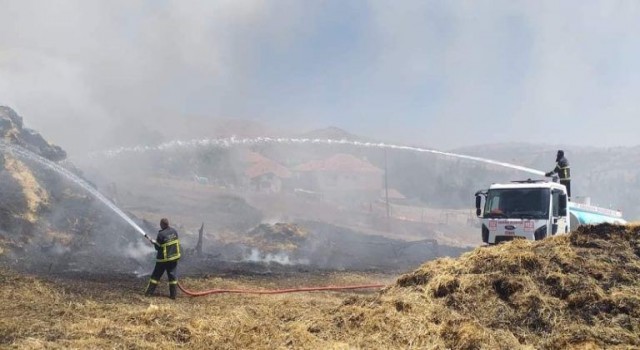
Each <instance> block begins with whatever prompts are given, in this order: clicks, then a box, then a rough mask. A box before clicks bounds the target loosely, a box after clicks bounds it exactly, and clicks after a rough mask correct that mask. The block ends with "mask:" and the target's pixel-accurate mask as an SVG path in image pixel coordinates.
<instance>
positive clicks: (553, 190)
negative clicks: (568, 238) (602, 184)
mask: <svg viewBox="0 0 640 350" xmlns="http://www.w3.org/2000/svg"><path fill="white" fill-rule="evenodd" d="M584 198H586V200H584V201H582V202H578V201H569V198H568V197H567V189H566V187H565V186H564V185H561V184H559V183H557V182H555V181H546V180H531V179H529V180H525V181H513V182H511V183H508V184H493V185H491V186H490V187H489V189H488V190H484V191H478V192H476V215H477V216H478V217H479V218H480V219H481V221H482V241H483V242H484V243H488V244H496V243H500V242H504V241H510V240H513V239H516V238H524V239H530V240H540V239H543V238H545V237H549V236H554V235H558V234H565V233H568V232H569V231H574V230H575V229H577V228H578V226H580V225H596V224H601V223H605V222H607V223H611V224H619V225H623V224H626V221H625V220H624V219H623V218H622V213H621V212H620V211H618V210H612V209H607V208H601V207H596V206H593V205H591V203H590V200H589V198H588V197H584ZM483 199H484V207H483V206H482V200H483ZM576 199H577V198H576Z"/></svg>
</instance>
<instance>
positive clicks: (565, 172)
mask: <svg viewBox="0 0 640 350" xmlns="http://www.w3.org/2000/svg"><path fill="white" fill-rule="evenodd" d="M554 173H556V174H558V177H560V184H562V185H564V186H565V187H566V188H567V196H568V197H569V198H571V167H569V161H568V160H567V158H565V157H564V151H563V150H558V154H556V167H555V168H554V169H553V170H551V171H550V172H548V173H546V174H544V175H545V176H552V175H553V174H554Z"/></svg>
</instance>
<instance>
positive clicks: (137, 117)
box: [0, 0, 640, 154]
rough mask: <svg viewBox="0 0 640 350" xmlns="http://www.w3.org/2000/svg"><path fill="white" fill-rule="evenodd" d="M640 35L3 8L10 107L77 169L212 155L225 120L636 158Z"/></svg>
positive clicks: (407, 5) (573, 21) (1, 72)
mask: <svg viewBox="0 0 640 350" xmlns="http://www.w3.org/2000/svg"><path fill="white" fill-rule="evenodd" d="M639 17H640V4H638V3H637V2H633V1H592V2H589V3H587V4H585V3H583V2H578V1H564V2H557V1H536V2H512V1H498V2H492V3H491V4H486V3H480V2H466V1H458V2H451V1H403V2H402V4H396V3H391V2H387V1H369V2H344V1H323V2H317V3H316V2H314V3H310V2H299V1H277V2H263V1H254V0H248V1H222V0H221V1H198V0H193V1H163V2H145V1H122V0H120V1H108V2H86V1H80V0H64V1H56V2H44V3H43V2H41V1H35V0H25V1H13V2H9V1H5V2H3V3H2V11H1V12H0V77H1V79H0V96H1V99H2V100H0V104H7V105H10V106H13V107H15V108H16V109H17V110H18V112H19V113H20V114H22V115H23V116H25V117H26V119H27V120H28V122H29V124H30V126H31V127H34V128H35V129H38V130H40V131H41V132H43V133H44V134H46V135H49V137H50V138H51V139H52V141H54V142H55V143H57V144H60V145H61V146H62V147H63V148H65V149H67V150H69V151H70V152H71V153H72V154H74V153H80V152H84V151H85V150H87V149H89V150H95V149H102V148H105V147H113V146H119V145H123V144H127V145H129V144H140V143H157V142H158V141H161V140H160V139H173V138H175V137H180V138H193V137H202V136H205V135H206V136H208V137H211V135H212V134H214V133H215V132H216V131H217V130H218V128H217V126H216V123H215V122H214V120H213V119H217V118H231V119H239V118H245V119H255V120H259V121H262V122H263V124H267V126H268V127H269V128H277V127H278V126H283V125H286V126H287V127H288V128H289V127H292V128H301V127H307V126H313V127H317V126H326V125H331V124H335V125H338V126H340V127H343V128H347V129H351V130H353V131H354V132H358V133H361V134H368V135H372V136H376V137H379V138H384V139H385V140H390V139H395V140H397V141H402V143H405V144H406V143H410V142H420V143H422V144H428V145H431V146H433V147H437V148H446V147H451V146H460V145H468V144H477V143H484V142H488V141H489V142H492V141H493V142H495V141H497V140H499V141H505V142H508V141H516V140H528V141H532V142H547V143H548V142H554V141H555V140H562V141H564V142H568V143H581V144H587V143H588V144H592V145H620V144H635V143H637V141H636V137H635V135H634V132H633V130H636V129H638V128H637V126H638V125H637V124H635V123H637V118H635V115H636V114H637V111H638V110H637V107H636V103H635V101H637V98H638V91H640V89H639V88H640V69H639V68H640V67H639V65H640V63H639V62H640V44H639V43H638V42H637V40H635V37H634V33H637V32H638V31H639V30H640V21H639V20H638V18H639ZM531 120H536V123H531V122H530V121H531ZM462 125H464V126H465V127H464V128H461V127H460V126H462ZM61 126H64V127H61ZM76 130H83V132H82V133H78V132H75V131H76ZM601 130H608V132H607V133H604V134H603V133H601ZM487 135H492V136H490V137H489V136H487ZM216 136H218V135H216ZM220 136H229V135H220ZM245 136H254V135H245ZM488 138H491V140H489V139H488Z"/></svg>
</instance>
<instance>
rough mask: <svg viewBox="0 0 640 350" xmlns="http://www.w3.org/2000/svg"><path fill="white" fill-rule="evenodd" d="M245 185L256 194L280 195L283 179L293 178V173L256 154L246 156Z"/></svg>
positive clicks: (251, 153)
mask: <svg viewBox="0 0 640 350" xmlns="http://www.w3.org/2000/svg"><path fill="white" fill-rule="evenodd" d="M244 158H245V169H244V177H245V184H246V185H247V186H248V187H249V188H250V189H251V190H252V191H256V192H263V193H279V192H280V191H282V182H283V179H287V178H290V177H291V171H289V169H287V168H285V167H284V166H282V165H280V164H278V163H277V162H275V161H273V160H271V159H269V158H267V157H265V156H263V155H261V154H260V153H256V152H247V153H246V154H245V157H244Z"/></svg>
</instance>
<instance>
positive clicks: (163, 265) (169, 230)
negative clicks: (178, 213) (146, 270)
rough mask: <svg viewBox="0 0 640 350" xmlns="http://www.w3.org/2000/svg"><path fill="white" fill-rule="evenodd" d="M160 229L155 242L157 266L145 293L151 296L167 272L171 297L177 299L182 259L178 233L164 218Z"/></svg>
mask: <svg viewBox="0 0 640 350" xmlns="http://www.w3.org/2000/svg"><path fill="white" fill-rule="evenodd" d="M160 228H161V230H160V231H158V237H157V238H156V240H155V241H153V246H154V248H156V252H157V254H156V266H155V268H154V269H153V273H151V278H150V279H149V285H147V289H146V290H145V292H144V295H146V296H151V295H153V293H154V292H155V290H156V287H157V286H158V282H159V281H160V278H161V277H162V275H163V274H164V272H165V271H167V277H168V278H169V297H170V298H171V299H175V298H176V296H177V294H178V276H177V270H178V260H179V259H180V240H179V239H178V232H177V231H176V230H175V229H173V227H169V220H168V219H167V218H162V220H160Z"/></svg>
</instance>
